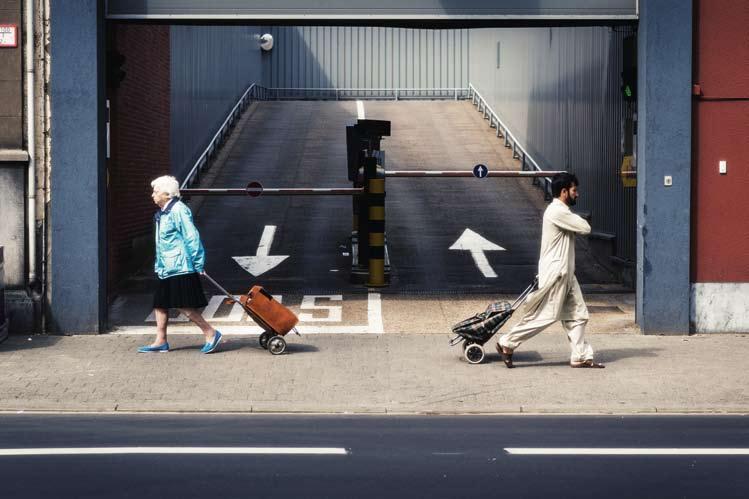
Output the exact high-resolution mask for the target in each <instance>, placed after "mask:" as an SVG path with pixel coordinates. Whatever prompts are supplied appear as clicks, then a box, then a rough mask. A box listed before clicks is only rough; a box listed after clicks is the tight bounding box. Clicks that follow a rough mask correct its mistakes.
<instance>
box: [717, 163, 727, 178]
mask: <svg viewBox="0 0 749 499" xmlns="http://www.w3.org/2000/svg"><path fill="white" fill-rule="evenodd" d="M718 172H719V173H720V174H721V175H725V174H726V173H728V163H727V162H726V161H720V162H719V163H718Z"/></svg>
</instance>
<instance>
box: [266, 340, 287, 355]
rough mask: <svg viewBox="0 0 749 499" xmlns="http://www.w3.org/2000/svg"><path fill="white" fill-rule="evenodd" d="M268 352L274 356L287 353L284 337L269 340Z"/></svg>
mask: <svg viewBox="0 0 749 499" xmlns="http://www.w3.org/2000/svg"><path fill="white" fill-rule="evenodd" d="M268 351H269V352H270V353H272V354H273V355H281V354H282V353H284V352H285V351H286V340H285V339H283V337H282V336H274V337H272V338H271V339H270V340H268Z"/></svg>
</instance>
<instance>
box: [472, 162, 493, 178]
mask: <svg viewBox="0 0 749 499" xmlns="http://www.w3.org/2000/svg"><path fill="white" fill-rule="evenodd" d="M487 175H489V169H488V168H487V167H486V165H482V164H478V165H476V166H474V167H473V176H474V177H476V178H486V176H487Z"/></svg>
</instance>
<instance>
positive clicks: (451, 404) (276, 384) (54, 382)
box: [0, 330, 749, 413]
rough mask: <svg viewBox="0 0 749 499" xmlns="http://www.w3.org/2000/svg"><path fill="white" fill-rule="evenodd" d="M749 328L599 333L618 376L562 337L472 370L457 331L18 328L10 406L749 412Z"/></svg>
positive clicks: (6, 351) (10, 345)
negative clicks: (166, 342)
mask: <svg viewBox="0 0 749 499" xmlns="http://www.w3.org/2000/svg"><path fill="white" fill-rule="evenodd" d="M748 336H749V335H695V336H643V335H639V334H633V333H598V334H594V335H591V339H590V341H591V343H592V344H593V346H594V348H595V349H596V351H597V355H598V357H597V358H598V360H600V361H602V362H604V363H606V364H607V368H606V369H604V370H585V369H570V368H569V367H568V355H569V353H568V346H567V341H566V339H565V337H564V335H563V334H562V332H561V331H554V330H549V331H548V332H544V333H542V334H541V335H539V336H538V337H536V338H534V339H533V340H531V341H529V342H528V343H526V344H525V345H524V346H523V347H522V348H521V349H519V350H518V351H517V352H516V365H517V368H516V369H512V370H510V369H506V368H505V367H504V366H503V365H502V363H501V362H500V361H499V358H498V356H497V354H496V352H494V351H493V343H490V344H487V347H488V348H487V349H488V353H487V359H486V361H485V362H484V363H483V364H479V365H469V364H468V363H467V362H465V361H464V360H462V359H461V358H460V353H461V351H460V348H459V347H454V348H450V347H449V346H448V345H447V340H448V338H449V336H448V335H447V334H444V333H443V334H441V335H438V334H433V333H432V334H401V333H386V334H381V335H367V334H360V335H355V334H352V335H307V336H304V337H302V338H289V353H288V354H285V355H281V356H275V357H274V356H272V355H270V354H269V353H267V352H266V351H264V350H262V349H261V348H260V347H259V346H258V345H257V338H256V337H248V336H228V337H227V341H226V343H225V344H224V345H223V349H222V350H221V351H220V352H218V353H216V354H212V355H201V354H199V353H198V348H199V346H200V342H201V338H200V335H199V334H193V335H176V336H174V337H172V338H170V344H172V351H171V352H169V353H167V354H137V353H135V348H136V347H137V345H139V344H142V343H144V337H143V336H137V335H133V336H129V335H100V336H93V335H80V336H30V337H27V336H11V337H10V338H9V339H8V340H7V341H5V342H4V343H2V344H0V372H2V373H3V382H2V388H3V389H2V390H0V410H2V411H95V412H113V411H156V412H158V411H169V412H172V411H176V412H183V411H198V412H200V411H209V412H335V413H521V412H523V413H525V412H531V413H545V412H559V413H570V412H574V413H656V412H749V389H748V388H747V383H746V376H745V373H746V370H747V367H749V362H748V361H747V359H746V355H745V352H746V341H747V337H748Z"/></svg>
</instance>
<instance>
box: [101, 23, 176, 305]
mask: <svg viewBox="0 0 749 499" xmlns="http://www.w3.org/2000/svg"><path fill="white" fill-rule="evenodd" d="M108 28H109V36H110V39H109V44H108V45H109V47H110V48H115V49H116V50H117V51H119V52H120V53H121V54H122V55H124V56H125V63H124V65H123V66H122V69H123V70H124V71H125V72H126V73H127V74H126V76H125V79H124V80H123V81H122V82H121V83H120V85H119V87H117V88H114V89H113V88H108V89H107V94H108V97H109V99H110V116H111V125H110V127H111V131H110V135H111V146H110V151H111V152H110V159H109V161H108V162H107V168H108V174H109V175H108V180H109V182H108V193H107V196H108V198H107V199H108V226H107V235H108V252H109V272H108V275H109V289H110V291H112V290H116V286H117V284H118V283H119V281H120V280H121V279H122V277H123V276H124V275H126V274H127V273H129V272H131V271H133V270H135V268H136V267H138V266H142V265H143V263H144V262H146V261H147V260H148V253H144V248H145V250H146V251H148V249H150V246H153V242H152V238H151V234H152V231H153V225H152V220H153V213H154V211H155V209H156V208H155V206H154V204H153V201H151V197H150V195H151V183H150V182H151V180H153V179H154V178H156V177H158V176H160V175H164V174H167V173H169V130H170V64H169V62H170V48H169V26H159V25H142V26H139V25H135V24H125V25H116V24H114V25H111V26H109V27H108Z"/></svg>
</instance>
